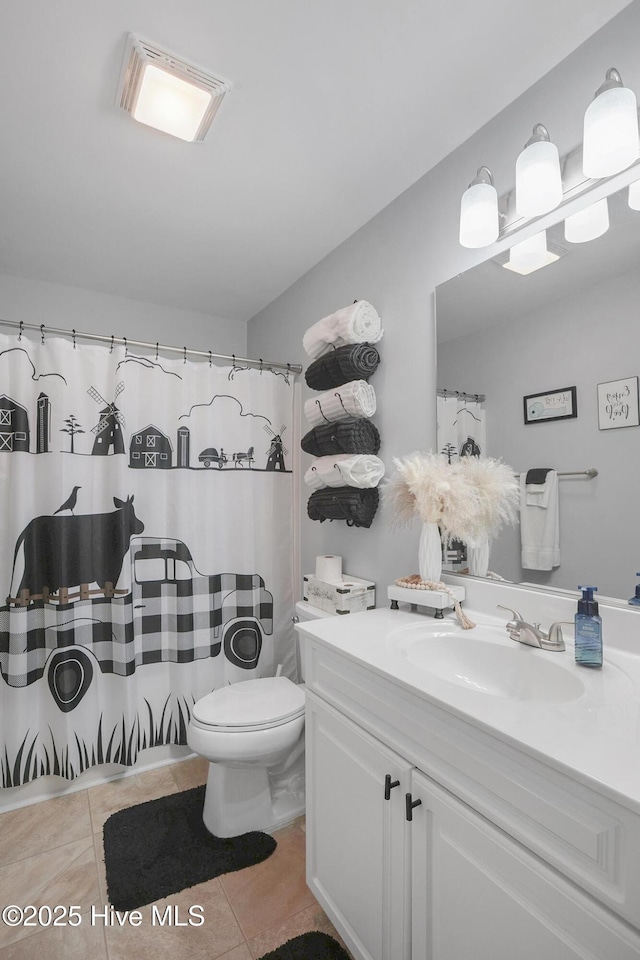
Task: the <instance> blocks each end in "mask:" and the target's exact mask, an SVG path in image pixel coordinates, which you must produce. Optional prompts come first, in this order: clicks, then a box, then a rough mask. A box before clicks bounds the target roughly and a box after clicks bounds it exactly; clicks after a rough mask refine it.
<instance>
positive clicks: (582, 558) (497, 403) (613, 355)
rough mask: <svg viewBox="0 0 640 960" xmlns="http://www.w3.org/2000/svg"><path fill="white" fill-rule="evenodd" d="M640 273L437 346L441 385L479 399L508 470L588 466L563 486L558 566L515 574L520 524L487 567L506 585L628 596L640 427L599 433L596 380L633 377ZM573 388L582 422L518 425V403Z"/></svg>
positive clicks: (637, 360)
mask: <svg viewBox="0 0 640 960" xmlns="http://www.w3.org/2000/svg"><path fill="white" fill-rule="evenodd" d="M639 303H640V272H638V271H634V272H632V273H628V274H625V275H623V276H621V277H616V278H615V279H613V280H610V281H608V282H606V283H600V284H597V285H595V286H590V287H587V288H586V289H584V290H582V291H580V292H579V293H576V294H575V295H573V296H571V297H565V298H563V299H562V300H558V301H556V302H555V303H552V304H550V305H549V306H548V307H546V308H545V309H542V310H538V311H536V312H533V313H530V314H529V315H527V316H526V317H518V318H517V319H514V320H513V321H512V322H510V323H507V324H500V325H498V326H495V327H492V328H490V329H488V330H483V331H481V332H478V333H475V334H469V335H467V336H464V337H459V338H458V339H456V340H449V341H447V342H446V343H441V344H440V345H439V356H438V382H439V385H441V386H444V385H445V383H449V384H451V383H453V382H454V380H455V383H456V384H461V385H462V386H460V387H457V389H461V390H464V389H465V384H469V385H471V384H473V387H471V386H469V389H473V390H474V391H475V390H478V391H479V392H482V393H485V394H486V397H487V399H486V402H485V404H484V407H485V410H486V416H487V453H488V455H489V456H493V457H501V458H502V459H503V460H504V461H505V462H506V463H508V464H510V465H511V466H513V468H514V469H515V470H516V471H518V472H519V471H521V470H527V469H528V468H529V467H535V466H539V467H543V466H552V467H554V468H555V469H556V470H567V471H569V470H584V469H586V468H588V467H595V468H596V469H597V470H598V474H599V475H598V477H596V479H595V480H588V481H585V480H581V479H580V480H578V479H562V480H560V488H559V511H560V552H561V565H560V566H559V567H557V568H556V569H555V570H554V571H553V572H550V573H546V572H544V573H543V572H537V571H534V570H523V569H522V568H521V566H520V538H519V532H518V528H517V527H515V528H511V529H509V530H505V531H503V532H502V534H501V535H500V537H499V538H498V540H497V541H496V543H495V544H494V545H493V547H492V550H491V562H490V568H491V569H492V570H495V571H496V572H497V573H499V574H501V575H502V576H505V577H506V578H507V579H509V580H518V581H519V580H524V581H527V582H529V583H541V584H546V585H550V586H554V587H561V588H564V589H569V590H575V589H576V587H577V586H578V585H579V584H584V583H589V584H593V585H594V586H597V587H599V589H600V592H601V593H603V594H605V595H607V596H614V597H623V598H625V599H628V598H629V597H630V596H632V595H633V590H634V583H635V573H636V570H637V569H640V565H639V563H638V561H639V559H640V554H639V551H638V544H639V543H640V512H639V511H638V510H637V509H632V510H630V509H629V506H630V504H635V502H636V501H637V491H638V468H639V466H640V427H636V428H632V427H629V428H625V429H616V430H599V428H598V405H597V384H598V383H604V382H606V381H608V380H618V379H621V378H625V377H635V376H638V375H639V374H640V325H639V324H638V304H639ZM569 386H576V387H577V399H578V416H577V418H575V419H572V420H563V421H557V422H556V423H553V422H549V423H536V424H530V425H528V426H525V424H524V416H523V403H522V398H523V397H524V396H527V395H528V394H533V393H539V392H541V391H542V390H552V389H555V388H562V387H569Z"/></svg>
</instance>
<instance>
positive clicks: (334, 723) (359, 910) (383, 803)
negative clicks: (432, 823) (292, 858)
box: [306, 694, 411, 960]
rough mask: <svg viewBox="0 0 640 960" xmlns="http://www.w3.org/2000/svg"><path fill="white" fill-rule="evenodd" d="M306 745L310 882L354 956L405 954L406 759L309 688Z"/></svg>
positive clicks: (389, 958) (397, 957) (392, 958)
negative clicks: (323, 701)
mask: <svg viewBox="0 0 640 960" xmlns="http://www.w3.org/2000/svg"><path fill="white" fill-rule="evenodd" d="M306 751H307V754H306V757H307V759H306V762H307V883H308V884H309V886H310V888H311V890H312V891H313V893H314V894H315V896H316V897H317V898H318V900H319V901H320V903H321V904H322V906H323V907H324V909H325V910H326V912H327V913H328V915H329V917H330V918H331V920H332V921H333V923H334V924H335V926H336V928H337V929H338V930H339V931H340V933H341V934H342V936H343V937H344V939H345V942H346V944H347V946H348V947H349V949H350V950H351V951H352V952H353V953H354V955H355V956H356V957H357V958H358V960H409V937H408V935H409V912H408V911H409V895H408V884H409V879H410V878H409V861H408V858H407V851H406V846H407V843H408V833H407V831H406V829H405V827H406V826H408V824H406V821H405V818H404V809H405V807H404V804H405V793H406V791H407V789H408V783H409V772H410V770H411V765H410V764H409V763H407V761H406V760H403V759H402V758H401V757H399V756H398V755H397V754H395V753H394V752H393V751H392V750H389V749H388V748H387V747H385V746H383V744H381V743H380V742H379V741H378V740H376V739H375V738H374V737H371V736H369V734H367V733H365V731H364V730H362V729H361V728H360V727H358V726H356V724H354V723H352V722H351V721H350V720H347V719H346V718H344V717H343V716H342V715H341V714H339V713H337V712H336V711H334V710H333V709H332V708H330V707H327V706H326V705H325V704H324V703H322V702H321V701H319V700H317V699H315V698H314V697H313V694H307V719H306ZM386 777H389V778H390V780H389V789H388V790H387V794H388V797H389V799H385V778H386ZM391 784H395V785H394V786H391Z"/></svg>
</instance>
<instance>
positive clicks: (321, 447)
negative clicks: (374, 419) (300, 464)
mask: <svg viewBox="0 0 640 960" xmlns="http://www.w3.org/2000/svg"><path fill="white" fill-rule="evenodd" d="M300 446H301V447H302V449H303V450H304V452H305V453H310V454H311V456H312V457H326V456H331V455H332V454H336V453H349V454H353V453H371V454H376V453H377V452H378V450H379V449H380V434H379V433H378V429H377V427H376V425H375V424H374V423H371V421H370V420H368V419H367V418H366V417H347V419H346V420H338V421H336V423H323V424H322V426H321V427H314V428H313V430H309V432H308V433H306V434H305V435H304V437H303V438H302V440H301V442H300Z"/></svg>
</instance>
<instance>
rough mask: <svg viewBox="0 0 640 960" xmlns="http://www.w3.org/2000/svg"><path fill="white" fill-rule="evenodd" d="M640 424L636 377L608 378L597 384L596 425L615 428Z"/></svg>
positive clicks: (609, 428) (602, 427)
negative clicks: (605, 381)
mask: <svg viewBox="0 0 640 960" xmlns="http://www.w3.org/2000/svg"><path fill="white" fill-rule="evenodd" d="M637 426H640V416H639V411H638V378H637V377H626V378H625V379H624V380H609V381H607V383H599V384H598V427H599V428H600V430H615V429H617V428H618V427H637Z"/></svg>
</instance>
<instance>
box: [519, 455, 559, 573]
mask: <svg viewBox="0 0 640 960" xmlns="http://www.w3.org/2000/svg"><path fill="white" fill-rule="evenodd" d="M534 491H535V492H534ZM538 491H540V492H538ZM531 498H532V499H531ZM520 541H521V545H522V566H523V567H524V568H525V569H526V570H553V568H554V567H559V566H560V513H559V509H558V474H557V473H556V471H555V470H550V471H549V472H548V473H547V477H546V480H545V482H544V483H543V484H529V483H527V477H526V475H525V474H524V473H521V474H520Z"/></svg>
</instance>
